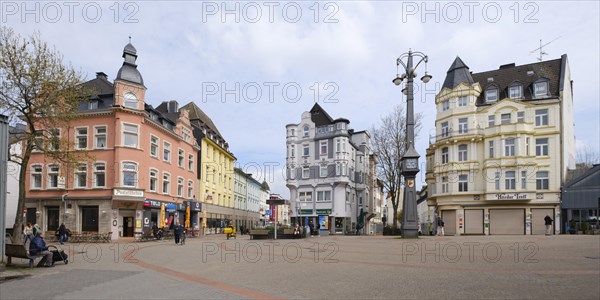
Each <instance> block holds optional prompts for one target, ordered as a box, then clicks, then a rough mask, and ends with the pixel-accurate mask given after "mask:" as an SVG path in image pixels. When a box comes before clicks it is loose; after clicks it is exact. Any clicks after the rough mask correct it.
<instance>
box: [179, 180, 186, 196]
mask: <svg viewBox="0 0 600 300" xmlns="http://www.w3.org/2000/svg"><path fill="white" fill-rule="evenodd" d="M184 183H185V180H184V179H183V177H181V176H178V177H177V197H183V188H184Z"/></svg>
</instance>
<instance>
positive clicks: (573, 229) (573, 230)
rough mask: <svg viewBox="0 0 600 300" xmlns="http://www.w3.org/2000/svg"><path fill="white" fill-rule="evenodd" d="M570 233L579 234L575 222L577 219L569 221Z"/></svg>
mask: <svg viewBox="0 0 600 300" xmlns="http://www.w3.org/2000/svg"><path fill="white" fill-rule="evenodd" d="M569 233H570V234H575V233H577V222H576V221H575V219H571V221H569Z"/></svg>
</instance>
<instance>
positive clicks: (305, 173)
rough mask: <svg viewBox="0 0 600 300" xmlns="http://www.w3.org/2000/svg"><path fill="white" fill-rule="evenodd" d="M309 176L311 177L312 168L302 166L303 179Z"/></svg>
mask: <svg viewBox="0 0 600 300" xmlns="http://www.w3.org/2000/svg"><path fill="white" fill-rule="evenodd" d="M308 178H310V168H309V167H302V179H308Z"/></svg>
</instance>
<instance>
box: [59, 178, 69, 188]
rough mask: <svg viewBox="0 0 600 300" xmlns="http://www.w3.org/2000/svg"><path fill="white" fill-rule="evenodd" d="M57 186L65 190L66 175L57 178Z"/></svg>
mask: <svg viewBox="0 0 600 300" xmlns="http://www.w3.org/2000/svg"><path fill="white" fill-rule="evenodd" d="M57 181H58V182H57V188H58V189H60V190H64V189H65V183H66V182H67V181H66V180H65V177H64V176H58V180H57Z"/></svg>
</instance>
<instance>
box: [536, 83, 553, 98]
mask: <svg viewBox="0 0 600 300" xmlns="http://www.w3.org/2000/svg"><path fill="white" fill-rule="evenodd" d="M548 91H549V84H548V81H546V80H543V81H539V82H534V83H533V93H534V97H535V98H539V97H544V96H548V94H549V93H548Z"/></svg>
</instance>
